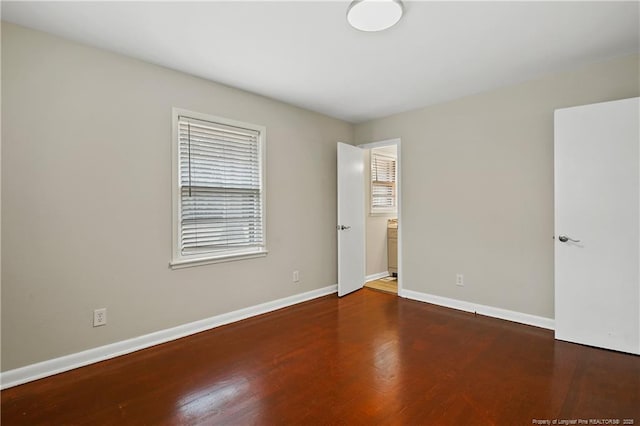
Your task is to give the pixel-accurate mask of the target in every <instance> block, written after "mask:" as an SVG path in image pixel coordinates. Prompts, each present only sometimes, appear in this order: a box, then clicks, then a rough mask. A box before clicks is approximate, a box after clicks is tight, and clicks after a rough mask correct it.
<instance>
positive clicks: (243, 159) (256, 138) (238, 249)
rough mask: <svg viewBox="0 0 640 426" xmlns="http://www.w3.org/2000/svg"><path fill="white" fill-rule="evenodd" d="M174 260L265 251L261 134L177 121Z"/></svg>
mask: <svg viewBox="0 0 640 426" xmlns="http://www.w3.org/2000/svg"><path fill="white" fill-rule="evenodd" d="M177 131H178V157H179V165H178V167H179V170H178V174H179V255H180V256H179V257H194V256H197V257H202V256H203V255H205V256H206V255H207V254H210V255H212V256H220V255H222V256H224V255H229V254H238V253H239V254H242V253H250V252H252V251H257V250H259V249H261V248H263V247H264V220H263V218H264V216H263V203H262V199H263V194H262V161H261V159H262V152H261V149H262V147H261V139H260V138H261V135H260V131H258V130H254V129H247V128H243V127H236V126H231V125H227V124H223V123H217V122H213V121H206V120H200V119H195V118H191V117H188V116H184V115H178V119H177Z"/></svg>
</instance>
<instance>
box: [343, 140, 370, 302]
mask: <svg viewBox="0 0 640 426" xmlns="http://www.w3.org/2000/svg"><path fill="white" fill-rule="evenodd" d="M364 250H365V249H364V157H363V151H362V149H360V148H358V147H355V146H352V145H347V144H344V143H341V142H338V296H344V295H345V294H348V293H351V292H352V291H355V290H358V289H361V288H362V287H363V286H364V268H365V266H364V262H365V259H364V253H365V252H364Z"/></svg>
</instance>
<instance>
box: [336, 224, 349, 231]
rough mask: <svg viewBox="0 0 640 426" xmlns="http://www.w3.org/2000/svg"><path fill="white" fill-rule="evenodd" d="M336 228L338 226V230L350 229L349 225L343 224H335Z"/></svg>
mask: <svg viewBox="0 0 640 426" xmlns="http://www.w3.org/2000/svg"><path fill="white" fill-rule="evenodd" d="M336 228H338V231H345V230H347V229H351V227H350V226H345V225H338V226H336Z"/></svg>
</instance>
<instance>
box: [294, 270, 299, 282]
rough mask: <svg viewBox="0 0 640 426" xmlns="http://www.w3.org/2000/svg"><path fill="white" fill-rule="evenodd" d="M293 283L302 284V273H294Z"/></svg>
mask: <svg viewBox="0 0 640 426" xmlns="http://www.w3.org/2000/svg"><path fill="white" fill-rule="evenodd" d="M293 282H294V283H299V282H300V271H293Z"/></svg>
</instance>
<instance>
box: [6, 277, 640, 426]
mask: <svg viewBox="0 0 640 426" xmlns="http://www.w3.org/2000/svg"><path fill="white" fill-rule="evenodd" d="M1 408H2V424H3V425H40V424H46V425H67V424H80V425H196V424H202V425H214V424H215V425H218V424H232V425H249V424H266V425H315V424H321V425H324V424H344V425H378V424H405V425H448V424H452V425H476V424H477V425H531V424H534V420H550V421H553V420H554V419H558V421H559V422H558V423H557V424H562V423H560V422H561V421H564V420H578V419H580V420H587V421H591V420H599V421H600V420H607V419H616V420H618V421H620V423H619V424H623V423H622V422H623V419H633V420H634V422H635V424H636V425H637V424H640V357H637V356H633V355H627V354H622V353H617V352H611V351H606V350H600V349H595V348H590V347H585V346H580V345H575V344H570V343H565V342H559V341H555V340H554V339H553V332H551V331H548V330H543V329H539V328H535V327H529V326H524V325H519V324H515V323H511V322H508V321H501V320H497V319H493V318H487V317H482V316H475V315H473V314H468V313H464V312H460V311H455V310H451V309H446V308H441V307H437V306H434V305H429V304H425V303H420V302H415V301H409V300H405V299H402V298H398V297H396V296H394V295H390V294H385V293H382V292H379V291H374V290H369V289H363V290H360V291H359V292H357V293H354V294H351V295H348V296H346V297H344V298H342V299H338V298H337V297H336V296H327V297H323V298H321V299H317V300H314V301H311V302H307V303H303V304H300V305H296V306H293V307H290V308H286V309H283V310H280V311H276V312H272V313H269V314H265V315H262V316H259V317H255V318H251V319H248V320H245V321H241V322H238V323H235V324H231V325H227V326H223V327H220V328H217V329H214V330H211V331H207V332H204V333H200V334H197V335H194V336H191V337H187V338H183V339H180V340H177V341H174V342H170V343H166V344H163V345H159V346H156V347H153V348H149V349H146V350H143V351H139V352H136V353H133V354H130V355H126V356H122V357H119V358H116V359H112V360H109V361H104V362H101V363H98V364H94V365H91V366H88V367H84V368H80V369H77V370H73V371H70V372H67V373H63V374H59V375H57V376H53V377H49V378H46V379H42V380H38V381H36V382H32V383H28V384H25V385H22V386H17V387H14V388H10V389H7V390H4V391H2V407H1ZM565 424H566V423H565ZM591 424H598V423H591ZM600 424H602V423H600ZM614 424H615V423H614Z"/></svg>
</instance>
